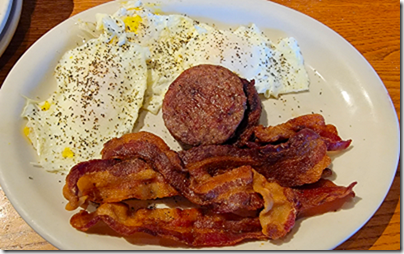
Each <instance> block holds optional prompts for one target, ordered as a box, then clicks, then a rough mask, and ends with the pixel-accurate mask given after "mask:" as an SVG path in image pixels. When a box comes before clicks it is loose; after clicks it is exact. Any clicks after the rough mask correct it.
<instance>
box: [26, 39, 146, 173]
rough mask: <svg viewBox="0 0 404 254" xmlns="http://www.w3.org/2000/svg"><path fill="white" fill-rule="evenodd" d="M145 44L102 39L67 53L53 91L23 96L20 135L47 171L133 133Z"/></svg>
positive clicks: (86, 157)
mask: <svg viewBox="0 0 404 254" xmlns="http://www.w3.org/2000/svg"><path fill="white" fill-rule="evenodd" d="M148 57H149V51H148V49H147V48H144V47H141V46H139V45H137V44H135V43H125V45H120V46H119V45H118V44H117V43H115V42H108V43H106V42H105V40H104V39H103V38H102V37H100V38H97V39H92V40H89V41H88V42H86V43H85V44H84V45H82V46H79V47H77V48H75V49H72V50H70V51H68V52H66V53H65V54H64V55H63V57H62V58H61V59H60V61H59V63H58V65H57V66H56V69H55V77H56V82H57V89H56V91H55V92H54V93H53V94H52V95H51V96H50V98H48V99H46V100H45V101H42V102H35V101H32V100H27V104H26V106H25V108H24V112H23V117H25V118H27V119H28V122H27V124H26V127H25V129H24V133H25V134H26V135H27V137H28V138H29V139H30V141H31V142H32V144H33V146H34V148H35V149H36V151H37V154H38V158H39V162H38V164H39V165H40V166H42V167H44V168H45V169H46V170H48V171H66V170H70V168H71V167H72V166H74V165H75V164H77V163H79V162H81V161H86V160H89V159H96V158H100V152H101V150H102V147H103V144H104V143H105V142H106V141H108V140H109V139H111V138H113V137H119V136H121V135H123V134H125V133H129V132H131V131H132V129H133V126H134V124H135V122H136V119H137V117H138V113H139V109H140V108H141V106H142V104H143V98H144V93H145V91H146V87H147V66H146V60H147V59H148Z"/></svg>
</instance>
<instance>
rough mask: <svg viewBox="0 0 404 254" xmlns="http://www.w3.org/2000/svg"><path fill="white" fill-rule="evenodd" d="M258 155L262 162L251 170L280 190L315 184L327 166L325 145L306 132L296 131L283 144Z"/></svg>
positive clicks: (316, 136) (328, 163) (318, 137)
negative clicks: (278, 185)
mask: <svg viewBox="0 0 404 254" xmlns="http://www.w3.org/2000/svg"><path fill="white" fill-rule="evenodd" d="M260 152H261V153H262V154H264V155H265V161H264V163H262V165H260V166H258V167H255V169H256V170H257V171H258V172H259V173H260V174H262V175H264V176H265V177H266V178H267V179H275V180H276V181H277V182H278V183H279V184H280V185H282V186H284V187H294V186H301V185H304V184H310V183H315V182H317V181H318V180H319V179H320V178H321V175H322V173H323V171H324V169H326V168H327V167H328V166H329V165H330V164H331V159H330V157H328V155H327V146H326V144H325V143H324V141H323V140H322V139H321V138H320V136H319V135H318V134H317V133H315V132H314V131H312V130H310V129H303V130H301V131H299V132H297V133H296V134H295V135H294V136H292V137H291V138H290V139H289V140H288V142H286V143H282V144H279V145H275V146H273V145H267V146H265V147H263V148H262V149H261V150H260Z"/></svg>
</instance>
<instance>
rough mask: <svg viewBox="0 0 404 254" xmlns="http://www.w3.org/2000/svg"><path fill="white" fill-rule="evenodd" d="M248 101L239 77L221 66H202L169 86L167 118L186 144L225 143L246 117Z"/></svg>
mask: <svg viewBox="0 0 404 254" xmlns="http://www.w3.org/2000/svg"><path fill="white" fill-rule="evenodd" d="M246 101H247V98H246V95H245V93H244V90H243V82H242V81H241V79H240V78H239V76H237V75H236V74H234V73H233V72H231V71H230V70H228V69H226V68H224V67H221V66H216V65H207V64H205V65H198V66H194V67H192V68H189V69H187V70H185V71H184V72H183V73H182V74H181V75H180V76H179V77H178V78H177V79H176V80H175V81H174V82H173V83H172V84H171V85H170V87H169V88H168V91H167V93H166V95H165V97H164V101H163V119H164V123H165V125H166V127H167V129H168V130H169V131H170V133H171V135H173V136H174V138H175V139H177V140H178V141H180V142H181V143H182V144H186V145H191V146H198V145H210V144H222V143H224V142H226V141H227V140H228V139H229V138H231V137H232V136H233V135H234V134H235V131H236V129H237V127H238V126H239V124H240V122H241V121H242V120H243V118H244V113H245V110H246V107H247V106H246Z"/></svg>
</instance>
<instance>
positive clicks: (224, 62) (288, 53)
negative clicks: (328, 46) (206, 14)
mask: <svg viewBox="0 0 404 254" xmlns="http://www.w3.org/2000/svg"><path fill="white" fill-rule="evenodd" d="M200 28H201V29H198V31H199V34H198V35H197V36H195V37H194V38H192V39H191V40H190V41H189V43H188V44H187V47H186V49H185V50H184V51H183V55H184V56H185V61H184V66H185V67H184V68H185V69H187V68H189V67H192V66H195V65H199V64H216V65H221V66H223V67H226V68H228V69H229V70H232V71H233V72H235V73H237V74H238V75H239V76H240V77H243V78H245V79H248V80H253V79H254V80H255V87H256V89H257V92H258V93H260V94H264V95H265V97H267V98H269V97H271V96H273V97H278V95H279V94H284V93H290V92H298V91H304V90H307V89H308V87H309V78H308V74H307V72H306V69H305V67H304V61H303V57H302V55H301V52H300V49H299V46H298V44H297V42H296V40H295V39H294V38H291V37H290V38H284V39H282V40H281V41H280V42H279V43H277V44H275V43H273V42H272V41H270V40H269V39H268V38H267V37H266V36H264V35H263V34H262V33H261V31H260V30H259V28H258V27H257V26H256V25H254V24H252V25H251V26H250V27H245V26H240V27H239V28H238V29H237V30H235V31H229V30H219V29H215V28H212V27H209V26H207V25H206V24H202V25H200Z"/></svg>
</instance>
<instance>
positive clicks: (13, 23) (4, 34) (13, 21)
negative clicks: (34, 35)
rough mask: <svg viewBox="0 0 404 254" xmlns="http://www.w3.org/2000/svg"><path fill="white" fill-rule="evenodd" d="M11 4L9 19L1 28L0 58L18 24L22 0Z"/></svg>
mask: <svg viewBox="0 0 404 254" xmlns="http://www.w3.org/2000/svg"><path fill="white" fill-rule="evenodd" d="M12 2H13V3H12V6H11V10H10V14H9V17H8V19H7V22H5V23H4V27H3V28H2V30H1V33H0V56H1V55H2V54H3V53H4V51H5V50H6V48H7V46H8V45H9V44H10V42H11V39H12V38H13V36H14V33H15V30H16V29H17V26H18V22H19V21H20V16H21V9H22V0H15V1H12ZM2 25H3V24H2Z"/></svg>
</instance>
